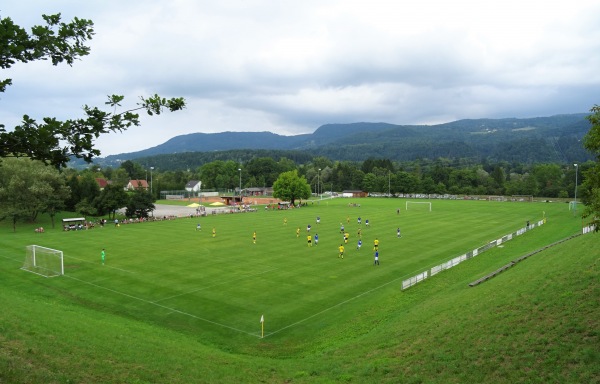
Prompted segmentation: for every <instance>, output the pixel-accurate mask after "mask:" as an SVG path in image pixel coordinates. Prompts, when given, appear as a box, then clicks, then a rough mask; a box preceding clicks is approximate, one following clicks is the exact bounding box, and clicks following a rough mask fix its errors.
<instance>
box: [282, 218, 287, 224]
mask: <svg viewBox="0 0 600 384" xmlns="http://www.w3.org/2000/svg"><path fill="white" fill-rule="evenodd" d="M283 225H287V217H284V218H283Z"/></svg>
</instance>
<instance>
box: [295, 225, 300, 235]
mask: <svg viewBox="0 0 600 384" xmlns="http://www.w3.org/2000/svg"><path fill="white" fill-rule="evenodd" d="M296 237H300V227H298V229H296Z"/></svg>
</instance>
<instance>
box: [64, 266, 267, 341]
mask: <svg viewBox="0 0 600 384" xmlns="http://www.w3.org/2000/svg"><path fill="white" fill-rule="evenodd" d="M63 276H64V277H68V278H69V279H73V280H76V281H79V282H81V283H83V284H88V285H91V286H93V287H96V288H100V289H104V290H106V291H109V292H112V293H115V294H117V295H121V296H125V297H128V298H130V299H134V300H138V301H141V302H143V303H146V304H151V305H155V306H157V307H159V308H164V309H167V310H169V311H171V313H173V312H174V313H179V314H180V315H184V316H189V317H192V318H194V319H197V320H201V321H204V322H206V323H210V324H213V325H217V326H219V327H223V328H227V329H231V330H233V331H236V332H240V333H245V334H247V335H250V336H256V335H255V334H252V333H250V332H246V331H243V330H241V329H238V328H234V327H231V326H229V325H225V324H221V323H217V322H216V321H212V320H208V319H205V318H203V317H200V316H196V315H192V314H191V313H187V312H184V311H180V310H179V309H176V308H171V307H167V306H166V305H161V304H157V303H154V302H152V301H149V300H146V299H142V298H141V297H137V296H133V295H130V294H128V293H124V292H120V291H117V290H114V289H110V288H106V287H103V286H101V285H98V284H94V283H90V282H88V281H85V280H81V279H78V278H76V277H73V276H69V275H63Z"/></svg>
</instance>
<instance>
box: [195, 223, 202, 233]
mask: <svg viewBox="0 0 600 384" xmlns="http://www.w3.org/2000/svg"><path fill="white" fill-rule="evenodd" d="M201 230H202V226H200V223H198V225H196V231H201Z"/></svg>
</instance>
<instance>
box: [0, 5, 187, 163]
mask: <svg viewBox="0 0 600 384" xmlns="http://www.w3.org/2000/svg"><path fill="white" fill-rule="evenodd" d="M42 18H43V19H44V21H45V23H46V24H45V25H37V26H34V27H32V28H31V34H29V33H28V32H27V31H26V30H25V29H24V28H22V27H20V26H18V25H16V24H14V23H13V21H12V20H11V19H10V18H8V17H6V18H0V68H2V69H8V68H11V67H12V66H13V65H14V64H15V63H17V62H20V63H28V62H33V61H38V60H51V61H52V64H53V65H58V64H60V63H63V62H65V63H67V64H68V65H72V64H73V63H74V62H75V60H78V59H79V58H81V57H82V56H86V55H88V54H89V53H90V47H88V46H87V45H86V43H87V41H88V40H91V39H92V36H93V35H94V29H93V22H92V21H91V20H85V19H79V18H74V19H73V20H72V21H71V22H70V23H63V22H61V15H60V14H56V15H50V16H47V15H43V16H42ZM11 84H12V80H11V79H0V93H3V92H5V91H6V88H7V87H8V86H9V85H11ZM123 99H124V97H123V96H121V95H112V96H109V97H108V101H107V102H106V103H105V104H106V108H109V109H110V110H111V111H110V112H109V111H103V110H101V109H99V108H97V107H90V106H87V105H85V106H84V107H83V117H80V118H77V119H69V120H65V121H60V120H57V119H56V118H52V117H44V118H43V119H42V121H41V122H38V121H36V120H35V119H33V118H31V117H30V116H28V115H25V116H23V121H22V123H21V124H20V125H18V126H16V127H14V130H12V131H7V130H6V127H5V126H4V125H3V124H0V158H5V157H29V158H31V159H32V160H41V161H43V162H45V163H46V164H52V165H54V166H56V167H64V166H65V165H66V164H67V163H68V162H69V160H70V158H71V157H72V156H74V157H78V158H82V159H84V160H85V161H87V162H91V161H92V158H94V157H96V156H99V155H100V151H99V150H98V149H96V148H94V141H95V140H96V139H97V138H98V137H99V136H100V135H101V134H104V133H109V132H120V131H124V130H126V129H127V128H129V127H131V126H132V125H133V126H138V125H140V121H139V115H138V114H137V113H135V111H137V110H145V111H146V112H147V113H148V114H149V115H154V114H160V113H162V112H163V111H165V110H170V111H177V110H180V109H183V108H185V100H184V99H183V98H172V99H165V98H162V97H160V96H158V95H154V96H151V97H148V98H144V97H140V100H141V101H140V102H139V103H137V106H136V107H133V108H130V109H128V110H125V111H122V112H119V113H117V112H116V111H115V108H117V107H120V106H121V103H122V101H123Z"/></svg>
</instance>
